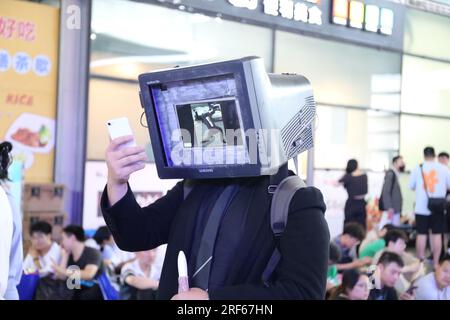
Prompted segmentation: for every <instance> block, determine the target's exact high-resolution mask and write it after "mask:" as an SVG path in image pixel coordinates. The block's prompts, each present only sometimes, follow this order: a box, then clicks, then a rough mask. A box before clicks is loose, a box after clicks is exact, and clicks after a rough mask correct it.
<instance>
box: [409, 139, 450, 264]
mask: <svg viewBox="0 0 450 320" xmlns="http://www.w3.org/2000/svg"><path fill="white" fill-rule="evenodd" d="M423 153H424V157H425V162H424V163H423V164H422V165H418V166H417V167H416V168H414V170H413V171H412V173H411V178H410V182H409V187H410V188H411V189H412V190H415V191H416V207H415V213H416V227H417V233H418V234H417V238H416V252H417V257H418V258H419V259H421V260H423V259H424V258H425V247H426V241H427V235H428V233H429V231H430V230H431V233H432V235H431V244H432V245H431V248H432V251H433V266H434V267H435V268H436V267H437V265H438V263H439V256H440V254H441V250H442V234H443V233H444V232H445V228H446V227H445V214H443V213H442V214H437V213H433V214H432V213H431V212H430V210H429V209H428V199H429V197H430V198H445V196H446V194H447V190H448V189H450V170H449V168H448V167H445V166H443V165H442V164H440V163H438V162H436V161H435V158H436V156H435V152H434V149H433V148H432V147H426V148H425V149H424V151H423ZM423 177H425V181H424V178H423ZM425 186H426V189H425Z"/></svg>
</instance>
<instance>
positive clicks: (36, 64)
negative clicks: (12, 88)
mask: <svg viewBox="0 0 450 320" xmlns="http://www.w3.org/2000/svg"><path fill="white" fill-rule="evenodd" d="M10 68H12V69H13V70H14V71H15V72H17V73H18V74H26V73H28V72H30V71H31V70H33V72H34V73H35V74H36V75H38V76H41V77H43V76H47V75H48V74H49V73H50V69H51V61H50V59H49V58H48V57H47V56H45V55H42V54H39V55H37V56H36V57H34V59H33V58H32V57H31V56H30V55H29V54H27V53H25V52H17V53H16V54H14V55H12V54H9V52H8V51H7V50H4V49H0V72H6V71H8V70H9V69H10Z"/></svg>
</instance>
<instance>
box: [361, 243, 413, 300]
mask: <svg viewBox="0 0 450 320" xmlns="http://www.w3.org/2000/svg"><path fill="white" fill-rule="evenodd" d="M403 266H404V264H403V260H402V258H401V257H400V256H399V255H398V254H396V253H394V252H384V253H383V254H382V255H381V257H380V260H379V261H378V264H377V268H376V271H375V274H374V279H375V288H373V289H372V290H370V294H369V300H398V296H397V292H396V291H395V289H394V285H395V283H396V282H397V280H398V279H399V277H400V274H401V272H402V268H403ZM400 300H414V294H413V293H408V292H404V293H403V294H402V295H401V296H400Z"/></svg>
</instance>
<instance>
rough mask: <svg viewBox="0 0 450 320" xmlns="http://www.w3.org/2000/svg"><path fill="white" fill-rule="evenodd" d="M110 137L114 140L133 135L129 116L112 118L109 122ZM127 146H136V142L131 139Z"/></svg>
mask: <svg viewBox="0 0 450 320" xmlns="http://www.w3.org/2000/svg"><path fill="white" fill-rule="evenodd" d="M107 125H108V132H109V137H110V138H111V140H114V139H116V138H119V137H123V136H132V135H133V131H132V130H131V127H130V123H129V122H128V118H126V117H122V118H117V119H111V120H109V121H108V122H107ZM125 146H126V147H135V146H136V142H135V140H134V139H133V141H130V142H129V143H127V144H126V145H125Z"/></svg>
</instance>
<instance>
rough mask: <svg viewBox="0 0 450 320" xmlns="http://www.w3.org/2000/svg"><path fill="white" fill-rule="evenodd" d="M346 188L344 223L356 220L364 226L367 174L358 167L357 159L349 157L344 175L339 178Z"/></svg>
mask: <svg viewBox="0 0 450 320" xmlns="http://www.w3.org/2000/svg"><path fill="white" fill-rule="evenodd" d="M339 183H341V184H342V185H343V186H344V188H345V189H346V190H347V193H348V199H347V201H346V203H345V209H344V212H345V219H344V224H346V223H349V222H357V223H359V224H361V225H362V226H363V227H364V228H366V200H365V196H366V194H367V191H368V180H367V175H366V174H365V173H363V172H361V170H360V169H359V167H358V161H356V160H355V159H351V160H349V161H348V162H347V168H346V169H345V175H344V176H343V177H342V178H341V179H340V180H339Z"/></svg>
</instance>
